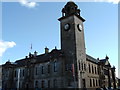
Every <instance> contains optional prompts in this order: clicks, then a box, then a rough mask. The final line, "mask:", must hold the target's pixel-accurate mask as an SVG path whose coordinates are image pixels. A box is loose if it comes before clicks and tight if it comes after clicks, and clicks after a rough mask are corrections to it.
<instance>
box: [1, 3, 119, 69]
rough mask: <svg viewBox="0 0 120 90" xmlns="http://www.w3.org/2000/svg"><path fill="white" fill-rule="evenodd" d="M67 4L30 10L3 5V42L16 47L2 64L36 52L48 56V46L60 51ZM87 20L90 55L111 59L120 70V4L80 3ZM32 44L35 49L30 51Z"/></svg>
mask: <svg viewBox="0 0 120 90" xmlns="http://www.w3.org/2000/svg"><path fill="white" fill-rule="evenodd" d="M65 4H66V2H39V3H37V5H36V7H34V8H29V7H25V6H23V5H21V4H20V3H18V2H3V4H2V39H3V41H13V42H15V43H16V45H15V46H14V47H12V48H9V49H7V51H6V52H5V53H4V54H3V57H2V62H3V63H5V62H6V61H8V59H10V61H12V62H13V61H16V60H18V59H22V58H24V57H25V56H26V55H28V53H29V52H34V51H35V50H36V51H37V52H38V54H42V53H44V48H45V47H46V46H47V47H48V48H49V49H50V50H52V49H53V48H54V47H55V46H57V48H58V49H60V23H59V21H58V20H57V19H58V18H60V17H61V16H62V13H61V10H62V8H63V7H64V5H65ZM76 4H77V5H78V7H79V8H80V9H81V16H82V17H83V18H85V20H86V21H85V22H84V29H85V43H86V52H87V54H89V55H91V56H93V57H94V58H98V57H99V58H100V59H103V58H105V56H106V54H107V55H108V56H109V58H110V59H109V61H110V62H111V65H115V66H116V67H117V68H118V5H117V4H112V3H103V2H99V3H98V2H76ZM31 43H32V47H33V49H32V50H30V46H31Z"/></svg>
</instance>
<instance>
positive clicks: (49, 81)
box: [48, 80, 50, 88]
mask: <svg viewBox="0 0 120 90" xmlns="http://www.w3.org/2000/svg"><path fill="white" fill-rule="evenodd" d="M48 88H50V80H48Z"/></svg>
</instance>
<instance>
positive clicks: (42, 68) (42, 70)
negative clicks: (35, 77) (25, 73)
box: [41, 66, 44, 74]
mask: <svg viewBox="0 0 120 90" xmlns="http://www.w3.org/2000/svg"><path fill="white" fill-rule="evenodd" d="M41 69H42V74H44V67H43V66H42V67H41Z"/></svg>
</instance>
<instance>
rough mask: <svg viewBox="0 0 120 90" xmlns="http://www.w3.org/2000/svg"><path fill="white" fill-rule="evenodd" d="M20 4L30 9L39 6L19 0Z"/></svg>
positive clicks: (26, 0) (25, 0)
mask: <svg viewBox="0 0 120 90" xmlns="http://www.w3.org/2000/svg"><path fill="white" fill-rule="evenodd" d="M19 2H20V4H21V5H23V6H26V7H29V8H34V7H36V6H37V3H36V2H29V1H28V0H19Z"/></svg>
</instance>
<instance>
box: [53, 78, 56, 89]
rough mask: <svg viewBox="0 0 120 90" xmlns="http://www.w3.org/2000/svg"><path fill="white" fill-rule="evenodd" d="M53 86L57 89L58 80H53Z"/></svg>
mask: <svg viewBox="0 0 120 90" xmlns="http://www.w3.org/2000/svg"><path fill="white" fill-rule="evenodd" d="M53 86H54V88H56V87H57V80H56V79H54V80H53Z"/></svg>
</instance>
